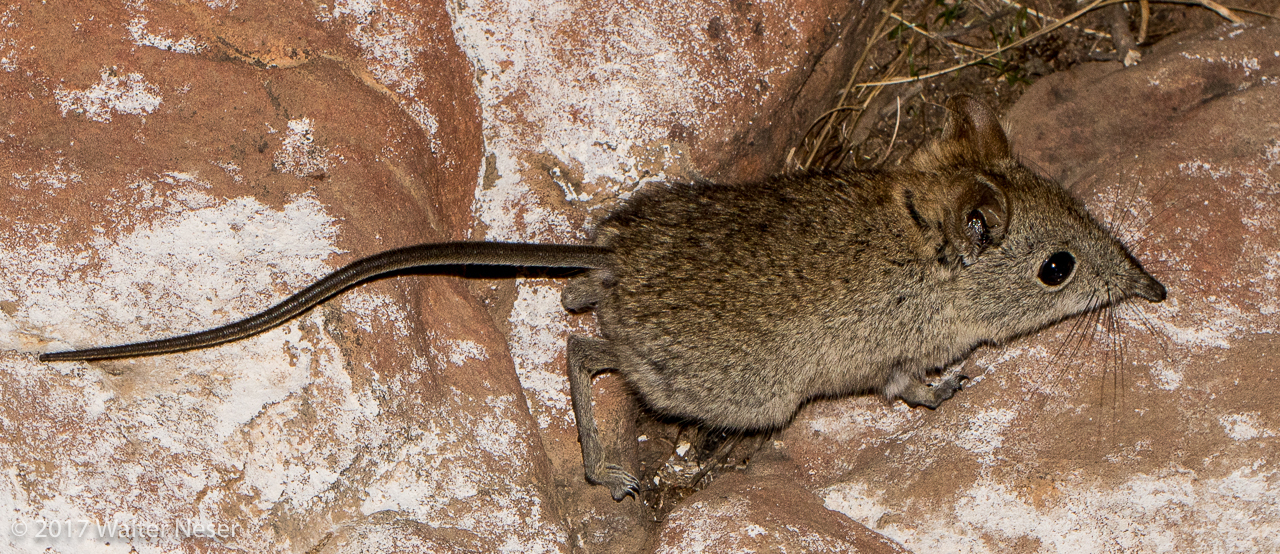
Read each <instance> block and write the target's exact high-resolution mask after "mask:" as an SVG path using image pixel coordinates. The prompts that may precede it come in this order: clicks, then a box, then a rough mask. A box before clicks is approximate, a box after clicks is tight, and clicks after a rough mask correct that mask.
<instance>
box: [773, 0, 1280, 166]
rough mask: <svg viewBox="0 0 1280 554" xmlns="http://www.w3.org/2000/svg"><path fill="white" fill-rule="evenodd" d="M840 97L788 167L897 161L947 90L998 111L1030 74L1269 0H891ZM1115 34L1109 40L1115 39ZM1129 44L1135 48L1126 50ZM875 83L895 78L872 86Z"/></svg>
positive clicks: (940, 117) (1245, 12) (926, 132)
mask: <svg viewBox="0 0 1280 554" xmlns="http://www.w3.org/2000/svg"><path fill="white" fill-rule="evenodd" d="M881 17H882V19H881V21H880V25H879V26H878V29H877V32H876V34H875V36H874V37H873V39H872V40H871V41H870V43H869V44H868V46H867V47H866V49H865V53H864V54H863V57H864V60H863V61H862V63H861V64H860V69H859V70H857V75H856V76H853V77H851V78H850V80H849V83H850V86H849V87H848V89H847V90H846V92H845V94H844V95H843V96H842V97H840V98H837V99H836V100H835V102H833V105H832V107H831V110H830V111H828V112H827V115H825V116H823V117H822V118H821V119H819V120H818V121H815V122H813V125H812V126H811V127H810V129H809V132H808V133H807V134H806V135H805V137H804V140H803V141H802V142H801V144H799V145H797V146H796V147H795V148H794V149H793V150H792V152H791V154H790V156H789V157H788V160H787V169H788V170H805V169H813V168H827V169H835V168H845V169H854V168H857V169H868V168H874V167H880V166H882V165H886V164H888V165H894V164H896V163H898V162H899V161H900V160H901V159H902V158H904V157H905V156H907V155H908V154H910V153H911V152H912V151H914V150H915V149H916V148H917V147H919V146H920V144H922V143H923V142H924V141H925V140H927V139H928V138H929V137H931V136H934V135H935V134H936V133H937V132H938V131H939V130H940V129H941V127H942V124H943V121H944V119H945V115H946V110H945V109H944V108H943V107H942V106H943V105H945V103H946V99H947V98H948V97H950V96H951V95H953V94H957V93H960V92H964V93H965V94H970V95H974V96H977V97H978V98H979V99H981V100H982V101H984V102H986V103H987V104H988V105H991V106H993V107H995V108H996V109H997V111H999V112H1001V113H1003V112H1005V111H1006V109H1007V108H1008V107H1009V106H1011V105H1012V104H1013V103H1014V102H1015V101H1016V100H1017V99H1018V97H1019V96H1021V95H1022V92H1023V91H1025V90H1026V88H1027V87H1028V86H1030V85H1031V84H1032V83H1034V82H1035V81H1036V80H1038V79H1039V78H1041V77H1043V76H1045V75H1049V74H1051V73H1054V72H1058V71H1064V70H1067V69H1070V68H1072V67H1074V66H1076V65H1079V64H1081V63H1086V62H1121V61H1123V60H1124V59H1125V57H1126V55H1127V54H1128V53H1129V52H1130V50H1132V51H1133V52H1135V53H1136V54H1137V56H1136V57H1137V58H1138V59H1137V60H1136V62H1135V60H1134V57H1135V56H1134V55H1133V54H1128V55H1129V56H1130V62H1131V63H1141V61H1140V55H1141V53H1142V52H1144V51H1146V50H1148V49H1149V48H1150V47H1151V46H1152V45H1154V44H1156V43H1158V42H1160V41H1161V40H1164V39H1165V38H1168V37H1170V36H1173V35H1177V34H1181V33H1193V32H1197V31H1201V30H1203V29H1207V28H1210V27H1213V26H1215V25H1221V24H1224V23H1231V22H1232V20H1235V21H1243V22H1245V23H1265V22H1268V21H1271V20H1275V19H1277V17H1280V6H1278V3H1277V1H1276V0H1236V1H1235V2H1232V3H1229V4H1220V3H1215V2H1213V1H1212V0H1176V2H1170V1H1164V0H1151V1H1150V2H1142V3H1139V2H1137V1H1129V2H1124V1H1115V0H1097V1H1091V2H1079V3H1077V2H1074V1H1072V0H1026V1H1017V0H895V1H892V2H890V4H889V6H888V8H887V9H886V11H885V12H883V13H882V15H881ZM1113 35H1115V36H1114V37H1113ZM1126 44H1129V45H1132V46H1129V47H1126ZM876 83H895V84H888V85H877V84H876Z"/></svg>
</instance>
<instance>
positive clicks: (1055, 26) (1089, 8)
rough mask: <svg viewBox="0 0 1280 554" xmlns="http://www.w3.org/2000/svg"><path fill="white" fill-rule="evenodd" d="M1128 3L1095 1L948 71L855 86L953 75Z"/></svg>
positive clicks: (878, 84) (870, 85)
mask: <svg viewBox="0 0 1280 554" xmlns="http://www.w3.org/2000/svg"><path fill="white" fill-rule="evenodd" d="M1126 1H1128V0H1094V1H1093V2H1092V3H1090V4H1089V5H1088V6H1085V7H1084V8H1081V9H1080V10H1077V11H1076V12H1075V13H1073V14H1071V15H1068V16H1067V17H1064V18H1062V19H1060V20H1058V21H1057V22H1055V23H1053V24H1051V25H1049V26H1048V27H1045V28H1043V29H1040V30H1039V31H1036V32H1034V33H1031V34H1029V35H1027V36H1025V37H1023V38H1021V39H1018V40H1015V41H1013V42H1011V43H1009V44H1006V45H1004V46H1001V47H999V48H996V49H993V50H989V51H987V53H985V54H983V55H982V56H981V57H979V58H977V59H974V60H970V61H967V62H965V63H962V64H957V65H954V66H951V67H948V68H946V69H939V70H937V71H931V72H929V73H924V74H921V75H916V76H914V77H903V78H901V79H889V80H887V81H875V82H870V83H858V84H857V85H855V86H856V87H858V88H869V87H883V86H887V85H897V84H902V83H911V82H915V81H920V80H923V79H928V78H931V77H937V76H939V75H945V74H947V73H951V72H953V71H959V70H961V69H964V68H966V67H969V66H972V65H976V64H979V63H982V62H983V61H986V60H989V59H991V58H993V57H995V56H997V55H999V54H1001V53H1002V52H1005V51H1007V50H1011V49H1014V48H1017V47H1019V46H1022V45H1024V44H1026V43H1028V42H1031V41H1033V40H1035V39H1038V38H1040V37H1042V36H1044V35H1046V34H1049V33H1051V32H1053V31H1055V30H1057V29H1058V28H1060V27H1062V26H1064V25H1066V24H1067V23H1070V22H1072V21H1075V20H1076V19H1079V18H1080V16H1082V15H1084V14H1086V13H1089V12H1090V11H1093V10H1095V9H1097V8H1098V7H1100V6H1110V5H1112V4H1123V3H1124V2H1126Z"/></svg>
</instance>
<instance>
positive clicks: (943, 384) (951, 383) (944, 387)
mask: <svg viewBox="0 0 1280 554" xmlns="http://www.w3.org/2000/svg"><path fill="white" fill-rule="evenodd" d="M968 380H969V376H968V375H952V376H951V377H948V378H946V379H943V380H942V381H939V382H938V383H937V384H933V385H929V388H930V389H932V390H933V398H934V400H936V402H937V403H936V404H934V406H933V407H937V404H941V403H942V402H943V401H944V400H951V397H952V396H955V395H956V391H961V390H964V382H965V381H968Z"/></svg>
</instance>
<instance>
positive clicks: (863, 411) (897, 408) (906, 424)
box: [799, 398, 923, 449]
mask: <svg viewBox="0 0 1280 554" xmlns="http://www.w3.org/2000/svg"><path fill="white" fill-rule="evenodd" d="M837 406H838V408H840V409H837ZM822 408H823V409H813V408H811V409H806V410H804V411H803V412H802V414H804V415H802V416H801V417H800V418H799V421H800V423H802V424H803V425H807V426H808V427H809V429H811V430H813V431H814V432H815V433H818V434H820V435H822V436H823V437H825V438H826V440H830V441H832V442H839V443H842V444H844V443H848V442H849V441H855V440H856V441H860V442H859V449H861V448H867V447H869V446H874V445H876V444H880V443H882V442H885V441H893V440H899V439H900V438H901V437H900V435H901V433H904V432H906V431H908V430H910V429H911V428H912V427H913V426H915V425H917V424H918V423H919V422H920V419H921V417H923V416H922V414H921V412H920V410H912V409H911V408H909V407H907V405H906V404H903V403H900V402H895V403H893V404H891V405H889V406H885V405H884V403H883V402H882V401H880V400H878V399H871V398H868V399H864V400H850V401H844V402H839V403H831V404H828V405H826V406H823V407H822Z"/></svg>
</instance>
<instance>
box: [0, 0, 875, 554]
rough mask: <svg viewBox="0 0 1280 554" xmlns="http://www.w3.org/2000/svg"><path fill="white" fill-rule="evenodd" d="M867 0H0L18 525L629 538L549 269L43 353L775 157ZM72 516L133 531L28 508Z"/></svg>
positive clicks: (2, 229) (4, 453)
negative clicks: (605, 480)
mask: <svg viewBox="0 0 1280 554" xmlns="http://www.w3.org/2000/svg"><path fill="white" fill-rule="evenodd" d="M872 7H874V6H872ZM870 9H872V8H868V7H863V6H857V5H853V4H852V3H845V2H837V3H819V2H805V1H796V2H786V3H782V4H751V3H741V2H707V3H696V2H695V3H689V2H642V3H636V2H592V3H581V4H578V5H574V4H551V3H546V4H545V5H543V4H530V3H521V2H502V1H491V2H446V3H425V4H424V3H419V2H399V1H394V0H388V1H382V2H376V1H375V2H346V1H338V2H334V3H332V4H327V3H311V2H298V1H294V2H290V1H281V2H262V3H258V2H236V1H234V0H233V1H209V2H205V3H174V4H171V3H161V2H149V1H133V2H119V3H103V2H81V3H75V2H58V3H52V4H50V3H43V2H17V3H11V4H9V5H8V6H7V7H5V8H3V9H0V29H3V33H2V34H0V93H2V94H3V98H4V101H5V104H4V105H3V107H0V124H3V129H0V190H3V197H2V198H3V200H0V206H2V207H3V209H0V348H2V350H0V403H2V405H3V407H2V408H0V429H2V430H3V437H4V439H3V440H2V441H0V464H2V465H3V467H4V469H5V470H6V471H7V475H9V476H10V478H9V479H5V480H0V509H2V511H3V512H4V513H5V514H10V515H8V516H5V517H6V518H8V519H5V520H4V521H3V522H2V523H0V537H3V538H2V539H0V540H2V541H3V542H5V543H6V544H8V545H9V547H10V548H12V549H15V550H18V551H37V550H43V549H44V548H46V547H52V548H54V549H55V550H60V551H64V552H71V551H83V550H86V549H93V548H98V549H102V550H116V549H118V550H119V551H122V552H123V551H128V550H129V549H130V548H135V549H136V550H138V551H143V552H146V551H166V552H168V551H229V550H237V551H250V552H263V551H298V552H302V551H357V550H363V551H370V550H372V551H393V550H409V551H413V550H434V551H439V550H469V551H496V550H502V549H505V550H513V551H521V552H544V551H569V550H575V549H585V550H593V551H614V552H616V551H635V550H638V549H640V548H641V547H642V546H643V545H644V544H645V543H646V541H647V540H648V537H649V534H650V532H651V528H650V525H651V524H650V523H649V520H650V516H649V514H648V513H646V512H645V511H644V510H643V508H642V507H641V506H639V505H638V504H636V503H635V502H626V503H622V504H616V503H614V502H613V501H612V500H610V499H609V498H608V494H607V493H606V492H605V491H602V490H598V489H596V488H593V487H589V486H587V485H586V484H585V483H584V482H583V479H582V468H581V458H580V454H579V452H578V445H577V441H576V435H575V433H574V430H573V420H572V415H571V413H570V411H569V410H568V397H567V385H566V383H565V381H564V378H563V369H562V367H563V355H562V353H561V350H562V348H563V342H564V338H565V336H566V334H567V333H570V332H589V325H590V321H591V319H590V317H589V316H586V317H569V316H566V315H565V314H564V313H563V312H562V310H561V309H560V307H559V294H558V288H557V287H558V286H559V285H558V284H557V283H554V282H552V281H548V280H537V279H524V280H520V281H518V282H512V281H494V282H488V281H472V280H464V279H458V278H456V277H413V278H407V277H406V278H398V279H392V280H385V281H380V282H377V283H373V284H369V285H365V286H362V287H360V288H358V289H356V290H353V291H349V292H347V293H345V294H344V295H342V296H341V297H340V298H338V299H336V300H334V301H331V302H329V303H328V304H327V305H325V306H324V307H322V308H319V309H317V310H314V311H312V312H310V313H308V314H306V315H304V316H302V317H301V318H299V319H297V320H295V321H294V322H292V323H290V324H288V325H286V326H284V327H282V328H280V329H277V330H274V331H271V332H269V333H266V334H264V335H262V336H260V337H256V338H253V339H249V340H245V341H241V342H237V343H234V344H230V345H225V346H221V347H218V348H214V349H209V350H205V351H200V352H192V353H185V354H178V355H169V356H158V357H153V358H145V359H137V360H125V361H117V362H103V363H93V364H69V363H60V364H40V363H38V362H37V361H36V359H35V355H36V354H37V353H38V352H43V351H51V350H61V349H65V348H68V347H87V346H94V345H103V344H114V343H120V342H128V341H134V340H140V339H144V338H157V337H162V336H168V335H173V334H178V333H184V332H189V331H194V330H198V329H202V328H205V327H207V326H209V325H212V324H217V323H223V322H228V321H231V320H234V319H236V318H239V317H243V316H245V315H247V314H250V313H253V312H256V311H259V310H261V309H263V308H265V307H267V306H269V305H270V304H271V303H272V302H273V301H275V300H278V299H280V298H283V297H284V296H285V295H286V294H288V293H289V292H292V291H294V290H297V289H298V288H300V287H301V286H303V285H305V284H306V283H308V282H310V281H312V280H314V279H316V278H318V277H319V276H321V275H323V274H325V273H327V272H328V271H330V270H332V269H334V268H336V267H338V266H340V265H342V264H344V263H346V262H348V261H351V260H353V259H356V258H358V257H360V256H363V255H368V254H371V253H374V252H377V251H381V250H384V249H387V248H392V247H396V246H402V245H406V244H413V243H418V242H427V241H440V240H456V239H464V238H474V239H480V238H488V239H492V240H547V241H560V242H578V241H581V240H583V239H584V238H585V236H586V234H585V231H584V229H585V226H586V224H587V223H588V222H589V221H590V220H591V218H592V217H594V216H595V215H597V214H599V213H601V210H603V209H607V207H608V205H609V204H610V203H611V202H612V201H613V200H614V199H615V198H616V197H617V196H619V195H623V194H627V193H629V192H630V191H632V190H634V189H635V188H636V187H638V186H640V185H641V184H642V183H644V182H649V181H655V180H660V179H663V178H667V177H669V176H682V175H683V176H688V175H690V174H692V173H695V172H697V173H701V174H704V175H707V176H710V177H716V178H723V179H742V178H749V177H753V176H759V175H762V174H765V173H768V172H771V171H774V170H776V168H777V167H778V166H779V165H780V163H781V160H782V158H783V157H784V156H785V154H786V146H788V145H790V144H791V143H793V142H795V140H796V138H797V136H798V135H799V133H801V132H803V129H804V125H805V124H807V122H808V121H811V120H812V119H813V118H814V117H815V116H816V114H817V113H819V112H820V111H822V110H823V109H825V107H826V99H828V98H830V95H831V93H832V90H833V88H834V87H835V86H837V84H839V83H842V81H843V78H844V77H843V76H844V75H845V71H846V69H847V67H846V66H847V64H848V63H850V60H851V59H852V56H851V55H850V54H849V53H848V52H847V51H846V45H849V44H852V45H855V46H860V45H861V44H862V41H863V39H861V38H859V37H858V35H857V33H856V31H855V28H856V27H858V26H859V25H866V23H865V18H863V17H861V16H862V14H864V13H868V11H869V10H870ZM846 33H847V34H848V36H847V37H846V36H845V34H846ZM842 37H843V39H842ZM797 106H799V107H797ZM599 386H600V387H602V388H603V389H606V392H605V393H604V394H603V395H602V396H601V398H602V399H601V401H600V404H601V406H600V410H601V414H602V416H604V417H607V418H610V419H612V420H614V421H621V422H627V423H620V424H614V425H615V426H619V427H620V428H619V429H609V428H608V426H606V429H605V432H606V433H611V434H613V435H614V436H624V435H625V436H634V432H628V426H629V421H630V420H631V418H630V417H629V415H630V414H631V413H632V410H633V409H634V407H633V406H632V405H631V404H630V401H629V400H628V397H627V395H626V394H625V392H624V391H622V390H621V389H618V388H617V381H616V380H609V379H606V380H602V382H601V383H600V385H599ZM840 517H843V516H840ZM57 520H67V521H73V522H76V525H78V526H79V531H83V530H84V527H83V525H81V522H83V523H87V524H90V525H95V526H96V525H97V524H103V525H109V524H115V525H116V528H115V530H114V531H111V530H100V529H97V528H96V527H95V528H92V529H90V530H89V532H87V533H83V534H82V533H79V531H78V532H77V536H76V537H73V538H68V537H66V536H59V537H48V536H39V532H38V527H39V526H40V525H45V524H47V523H48V522H51V521H57ZM15 522H20V523H21V524H22V525H20V526H17V527H15V526H14V525H12V524H13V523H15ZM192 522H194V523H196V524H200V525H206V524H208V525H213V526H214V527H212V532H213V534H214V535H215V536H208V535H209V534H210V532H209V531H208V530H205V532H204V533H203V534H204V535H205V536H200V537H186V536H181V535H180V533H181V531H182V530H180V529H178V526H179V525H182V526H184V527H183V529H186V530H188V531H190V530H191V529H190V524H191V523H192ZM126 525H128V526H130V527H129V528H128V529H129V530H126V528H125V526H126ZM219 525H221V526H222V527H217V526H219ZM24 526H25V527H24ZM151 526H155V527H151ZM130 530H131V531H130ZM153 530H154V532H151V531H153ZM45 534H46V535H47V534H48V533H47V532H46V533H45ZM149 535H150V536H149ZM108 543H109V546H107V545H108Z"/></svg>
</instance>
